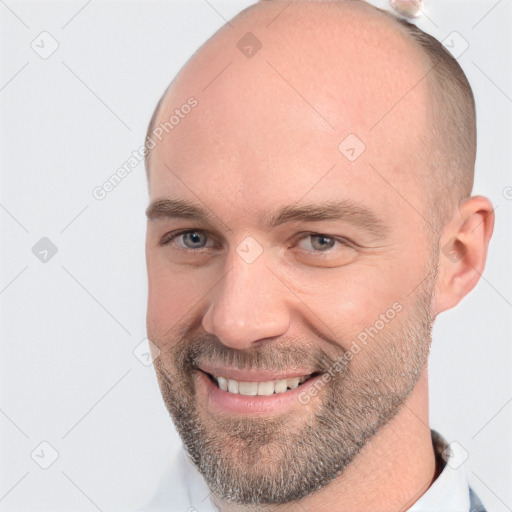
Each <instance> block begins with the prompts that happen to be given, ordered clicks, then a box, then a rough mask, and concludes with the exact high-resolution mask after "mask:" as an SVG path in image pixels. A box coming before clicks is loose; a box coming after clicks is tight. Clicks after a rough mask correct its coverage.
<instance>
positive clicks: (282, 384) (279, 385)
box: [200, 370, 320, 396]
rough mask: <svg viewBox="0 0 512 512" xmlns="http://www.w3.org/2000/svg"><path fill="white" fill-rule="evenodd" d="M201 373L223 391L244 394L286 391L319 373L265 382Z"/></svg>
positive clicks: (275, 393) (272, 393)
mask: <svg viewBox="0 0 512 512" xmlns="http://www.w3.org/2000/svg"><path fill="white" fill-rule="evenodd" d="M200 371H202V370H200ZM203 373H204V374H205V375H206V376H207V377H208V378H209V379H210V380H211V381H212V382H213V383H214V384H215V385H216V386H217V387H218V388H220V389H222V390H223V391H227V392H228V393H233V394H237V395H245V396H271V395H278V394H282V393H287V392H288V391H291V390H293V389H296V388H298V387H299V386H301V385H302V384H304V382H306V381H308V380H309V379H311V378H313V377H316V376H317V375H320V372H315V373H311V374H309V375H303V376H301V377H290V378H287V379H278V380H269V381H265V382H245V381H238V380H234V379H227V378H225V377H222V376H215V375H211V374H209V373H207V372H204V371H203Z"/></svg>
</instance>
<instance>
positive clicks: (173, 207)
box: [146, 199, 389, 237]
mask: <svg viewBox="0 0 512 512" xmlns="http://www.w3.org/2000/svg"><path fill="white" fill-rule="evenodd" d="M146 216H147V218H148V220H161V219H174V218H181V219H190V220H194V221H197V222H200V223H202V224H211V223H213V219H214V218H215V217H217V216H216V215H215V214H213V213H212V212H211V211H210V210H208V209H206V208H204V207H202V206H200V205H197V204H195V203H192V202H190V201H185V200H182V199H159V200H156V201H154V202H152V203H151V204H150V205H149V206H148V208H147V209H146ZM258 220H259V227H260V228H262V229H266V230H269V231H270V230H271V229H274V228H275V227H277V226H280V225H282V224H286V223H288V222H318V221H326V220H338V221H345V222H349V223H351V224H354V225H356V226H358V227H360V228H363V229H364V230H366V231H368V232H370V233H371V234H373V235H376V236H379V237H382V236H384V235H386V234H387V233H388V232H389V228H388V226H387V225H386V223H385V222H384V220H383V219H382V218H381V217H379V216H378V215H377V214H376V213H375V212H373V211H372V210H370V209H369V208H368V207H366V206H363V205H360V204H357V203H354V202H353V201H350V200H346V199H344V200H339V201H328V202H323V203H309V204H301V205H299V204H294V205H287V206H283V207H281V208H279V209H277V210H276V211H274V212H270V213H267V212H265V213H263V214H262V215H261V216H260V217H259V219H258Z"/></svg>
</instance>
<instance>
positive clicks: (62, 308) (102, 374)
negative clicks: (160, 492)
mask: <svg viewBox="0 0 512 512" xmlns="http://www.w3.org/2000/svg"><path fill="white" fill-rule="evenodd" d="M250 3H252V2H249V1H245V0H244V1H240V0H238V1H236V2H235V1H231V2H226V1H220V0H210V1H208V2H207V1H206V0H197V1H190V0H187V2H184V1H180V2H170V1H166V2H164V1H162V2H149V1H145V2H142V1H138V2H105V1H100V0H93V1H88V2H86V1H81V2H75V1H66V2H64V1H60V2H19V1H14V0H5V1H3V0H0V39H1V43H0V44H1V48H2V50H1V51H2V65H1V68H0V105H1V138H0V163H1V170H2V172H1V187H0V223H1V233H2V240H3V241H2V250H1V259H2V260H1V273H0V301H1V304H0V314H1V317H2V318H1V320H2V323H1V326H2V327H1V329H2V331H1V354H0V364H1V369H0V379H1V381H0V430H1V437H0V439H1V441H0V443H1V444H0V449H1V454H0V471H1V473H0V475H1V476H0V511H29V510H38V511H55V512H57V511H70V510H77V511H82V510H83V511H86V510H103V511H114V510H115V511H118V510H119V511H121V510H127V509H130V508H132V509H133V508H135V507H136V506H139V505H140V504H142V503H143V502H145V501H146V500H147V499H148V497H149V496H150V495H151V493H152V491H153V488H154V486H155V485H156V483H157V481H158V478H159V477H160V474H161V473H162V471H163V470H164V468H165V466H166V465H167V463H168V454H169V452H170V451H171V449H172V447H173V446H175V445H176V443H178V442H179V440H178V438H177V435H176V433H175V432H174V429H173V427H172V424H171V420H170V418H169V417H168V414H167V411H166V409H165V407H164V405H163V402H162V400H161V397H160V393H159V390H158V386H157V384H156V378H155V376H154V373H153V368H152V366H151V365H149V366H145V365H144V364H143V362H147V361H145V359H144V350H145V345H144V341H143V340H144V339H145V308H146V275H145V261H144V230H145V219H144V208H145V206H146V204H147V189H146V183H145V176H144V170H143V165H142V164H139V165H138V166H137V167H135V168H134V170H133V171H132V172H131V173H130V174H129V175H128V176H127V177H126V178H125V179H124V180H123V181H122V183H120V184H119V185H118V186H117V187H116V188H115V189H114V190H112V191H111V192H110V193H109V194H108V195H107V196H106V197H105V198H104V199H103V200H101V201H100V200H97V199H95V198H94V197H93V195H92V191H93V189H94V188H95V187H97V186H101V184H102V183H104V182H105V181H106V180H107V179H108V178H109V177H110V176H111V175H112V174H113V173H114V172H115V171H116V170H117V169H118V168H119V167H120V166H121V165H123V163H124V162H126V160H127V159H128V158H129V157H130V155H131V153H132V152H133V151H134V150H137V149H138V148H139V147H140V146H141V144H142V142H143V139H144V132H145V129H146V125H147V122H148V121H149V117H150V114H151V112H152V109H153V107H154V105H155V103H156V101H157V99H158V98H159V96H160V94H161V93H162V91H163V90H164V88H165V87H166V85H167V84H168V82H169V81H170V80H171V79H172V77H173V76H174V74H175V73H176V72H177V71H178V69H179V68H180V67H181V65H182V64H183V63H184V62H185V61H186V59H187V58H188V57H189V56H190V55H191V54H192V53H193V52H194V51H195V50H196V49H197V47H198V46H199V45H200V44H201V43H203V42H204V40H205V39H206V38H207V37H208V36H210V35H211V34H212V33H213V32H214V31H215V30H216V29H217V28H219V27H220V26H221V25H222V24H223V23H224V19H223V18H225V19H229V18H231V17H232V16H233V15H235V14H236V13H237V12H238V11H240V10H241V9H242V8H244V7H245V6H247V5H249V4H250ZM373 3H375V4H376V5H379V6H385V5H387V4H386V2H384V1H375V2H373ZM425 3H426V14H425V15H423V16H422V17H421V18H420V19H419V21H418V24H419V25H420V26H421V27H422V28H423V29H425V30H427V31H428V32H430V33H432V34H433V35H435V36H436V37H438V38H439V39H441V40H442V39H444V38H446V37H447V36H449V35H450V34H452V32H454V31H456V32H457V33H458V34H459V35H460V36H461V37H462V38H463V39H464V40H465V41H467V43H468V44H469V47H468V49H467V51H465V52H464V53H463V54H462V55H461V56H460V58H459V61H460V63H461V65H462V66H463V68H464V69H465V71H466V72H467V74H468V77H469V80H470V82H471V84H472V86H473V88H474V92H475V96H476V101H477V108H478V128H479V149H478V160H477V177H476V184H475V193H479V194H484V195H487V196H488V197H489V198H490V199H491V201H492V202H493V204H494V205H495V207H496V217H497V218H496V220H497V223H496V229H495V233H494V237H493V240H492V242H491V248H490V255H489V260H488V263H487V269H486V271H485V273H484V275H483V278H482V280H481V282H480V283H479V284H478V286H477V288H476V289H475V290H474V291H473V292H472V293H471V294H470V295H469V296H468V297H467V298H466V299H465V300H464V301H463V302H462V303H461V304H460V305H459V306H458V307H457V308H456V309H454V310H452V311H449V312H447V313H445V314H443V315H441V316H440V317H439V318H438V320H437V323H436V326H435V332H434V346H433V351H432V357H431V365H430V368H431V369H430V379H431V396H430V399H431V404H432V405H431V423H432V426H433V427H434V428H436V429H437V430H439V431H440V432H441V433H442V434H443V435H444V436H445V437H446V438H447V439H448V440H449V441H457V442H458V443H460V445H462V446H463V447H464V449H465V450H467V452H468V454H469V457H468V459H467V461H466V462H465V469H466V471H467V474H468V478H469V480H470V483H471V484H472V485H473V487H474V488H475V489H476V490H477V492H478V493H479V494H480V496H481V498H482V500H483V501H484V503H485V504H486V505H487V507H488V510H489V512H493V511H500V512H502V511H507V510H512V486H511V482H512V472H511V461H512V453H511V452H512V449H511V432H512V421H511V416H512V385H511V377H510V373H511V372H510V368H511V353H512V352H511V343H510V340H511V331H512V329H511V318H512V286H511V264H510V226H511V222H510V221H511V218H512V188H510V187H512V176H511V172H510V169H511V161H512V154H511V145H512V144H511V134H512V127H511V123H512V121H511V120H512V115H511V113H512V77H511V73H512V71H511V69H512V66H511V60H512V59H511V46H512V45H511V41H512V38H511V30H510V26H511V22H512V6H511V5H510V2H508V1H507V0H501V1H496V0H489V1H484V0H482V1H471V2H470V1H468V0H464V1H462V0H461V1H457V2H456V1H448V0H426V2H425ZM44 31H46V32H48V33H49V34H51V36H48V35H42V36H41V35H40V34H41V32H44ZM457 37H458V36H457ZM42 38H43V39H42ZM53 40H54V41H56V42H57V43H58V48H57V50H56V51H55V52H54V53H53V54H52V55H49V56H48V55H47V54H45V52H46V53H48V52H50V50H51V49H52V48H51V45H52V44H55V43H53V42H52V41H53ZM457 41H458V43H457V44H459V43H460V44H463V40H462V39H460V38H459V39H458V40H457ZM31 44H32V45H33V46H35V47H36V48H37V50H36V51H35V50H34V49H33V48H32V47H31ZM459 48H460V46H459ZM38 52H39V53H38ZM41 53H42V54H43V55H42V56H41ZM42 57H47V58H42ZM43 237H47V238H48V239H49V240H50V241H51V243H52V244H53V245H51V246H50V245H49V243H48V241H46V240H43V241H42V242H40V240H41V238H43ZM38 243H39V244H40V245H36V244H38ZM41 244H42V245H41ZM34 246H36V249H34V251H33V247H34ZM52 247H56V249H57V253H56V254H55V255H53V256H52ZM45 250H47V251H48V252H47V253H45V252H44V251H45ZM34 253H35V254H34ZM41 258H43V260H44V261H41ZM45 258H46V259H45ZM141 343H142V345H140V344H141ZM137 347H139V348H137ZM134 350H135V354H134ZM137 355H138V357H137ZM141 360H142V362H141ZM42 442H46V443H49V445H51V446H48V445H41V443H42ZM54 450H55V452H57V453H58V457H57V459H56V460H55V461H54V462H53V464H51V465H50V466H49V467H48V468H47V469H43V468H42V467H41V465H43V466H45V465H48V464H50V463H51V462H52V456H53V455H54Z"/></svg>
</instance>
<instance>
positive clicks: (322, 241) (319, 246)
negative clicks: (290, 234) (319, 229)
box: [297, 233, 347, 252]
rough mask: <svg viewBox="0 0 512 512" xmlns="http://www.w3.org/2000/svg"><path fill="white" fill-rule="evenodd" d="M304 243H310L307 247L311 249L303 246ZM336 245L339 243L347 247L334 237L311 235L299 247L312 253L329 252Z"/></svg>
mask: <svg viewBox="0 0 512 512" xmlns="http://www.w3.org/2000/svg"><path fill="white" fill-rule="evenodd" d="M304 241H306V242H308V243H307V245H309V247H304V246H303V245H301V244H302V242H304ZM336 243H339V244H341V245H342V246H346V245H347V244H346V243H343V241H342V240H338V239H337V238H334V237H332V236H328V235H322V234H316V233H311V234H309V235H307V236H305V237H304V238H302V239H301V240H300V241H299V243H298V244H297V245H299V246H300V247H301V248H302V249H305V250H306V251H310V252H328V251H329V250H330V249H332V248H333V247H334V246H335V244H336ZM310 247H311V248H312V249H311V248H310Z"/></svg>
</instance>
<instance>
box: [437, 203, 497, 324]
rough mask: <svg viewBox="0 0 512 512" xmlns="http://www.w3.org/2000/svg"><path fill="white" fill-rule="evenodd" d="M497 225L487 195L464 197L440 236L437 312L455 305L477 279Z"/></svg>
mask: <svg viewBox="0 0 512 512" xmlns="http://www.w3.org/2000/svg"><path fill="white" fill-rule="evenodd" d="M493 229H494V208H493V206H492V204H491V202H490V201H489V199H487V198H486V197H482V196H474V197H470V198H469V199H468V200H467V201H465V202H464V203H463V204H462V205H461V206H460V207H459V209H458V212H457V215H455V216H454V218H453V219H452V220H451V221H449V222H448V224H447V225H446V226H445V228H444V230H443V234H442V236H441V239H440V248H441V250H440V254H439V274H438V279H437V284H436V293H435V297H434V304H433V309H434V311H433V312H434V313H435V315H437V314H439V313H441V312H443V311H446V310H447V309H450V308H453V307H454V306H456V305H457V304H458V303H459V302H460V301H461V300H462V298H463V297H465V296H466V295H467V294H468V293H469V292H470V291H471V290H472V289H473V288H474V287H475V285H476V283H478V280H479V279H480V276H481V275H482V272H483V271H484V268H485V261H486V259H487V248H488V246H489V241H490V239H491V236H492V232H493Z"/></svg>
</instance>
